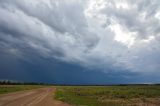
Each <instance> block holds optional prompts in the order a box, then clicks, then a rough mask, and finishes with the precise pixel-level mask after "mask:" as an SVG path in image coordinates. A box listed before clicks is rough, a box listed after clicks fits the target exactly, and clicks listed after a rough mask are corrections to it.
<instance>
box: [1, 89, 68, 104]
mask: <svg viewBox="0 0 160 106" xmlns="http://www.w3.org/2000/svg"><path fill="white" fill-rule="evenodd" d="M54 92H55V88H40V89H35V90H29V91H20V92H16V93H10V94H5V95H0V106H70V105H68V104H66V103H63V102H60V101H57V100H54V98H53V95H54Z"/></svg>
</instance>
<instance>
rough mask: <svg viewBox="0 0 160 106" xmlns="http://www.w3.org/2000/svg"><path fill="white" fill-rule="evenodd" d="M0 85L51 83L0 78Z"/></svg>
mask: <svg viewBox="0 0 160 106" xmlns="http://www.w3.org/2000/svg"><path fill="white" fill-rule="evenodd" d="M0 85H51V84H46V83H37V82H20V81H12V80H0Z"/></svg>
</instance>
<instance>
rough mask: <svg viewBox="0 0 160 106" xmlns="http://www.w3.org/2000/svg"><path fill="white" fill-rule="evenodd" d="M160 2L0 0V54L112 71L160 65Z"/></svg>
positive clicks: (143, 69) (143, 70) (151, 70)
mask: <svg viewBox="0 0 160 106" xmlns="http://www.w3.org/2000/svg"><path fill="white" fill-rule="evenodd" d="M159 5H160V1H159V0H152V1H151V0H127V1H126V0H1V1H0V49H1V50H0V52H5V53H9V54H10V55H11V56H13V57H14V58H17V59H21V60H25V61H28V62H32V59H33V58H32V55H38V56H41V57H43V58H45V59H51V60H52V59H53V60H54V59H57V60H58V61H62V62H66V63H73V64H76V65H79V66H82V67H84V68H88V69H92V68H96V69H97V70H100V71H103V72H105V73H108V72H109V71H111V70H108V69H113V70H116V71H118V72H121V71H122V70H125V71H126V70H127V71H128V72H136V73H140V74H143V75H144V74H151V73H152V74H153V73H155V74H156V73H157V72H159V69H160V7H159Z"/></svg>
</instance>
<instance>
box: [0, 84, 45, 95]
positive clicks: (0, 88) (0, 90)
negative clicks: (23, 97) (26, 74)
mask: <svg viewBox="0 0 160 106" xmlns="http://www.w3.org/2000/svg"><path fill="white" fill-rule="evenodd" d="M41 87H44V86H41V85H0V94H6V93H11V92H16V91H24V90H31V89H36V88H41Z"/></svg>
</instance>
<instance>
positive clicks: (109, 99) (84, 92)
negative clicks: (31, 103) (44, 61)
mask: <svg viewBox="0 0 160 106" xmlns="http://www.w3.org/2000/svg"><path fill="white" fill-rule="evenodd" d="M55 98H56V99H58V100H61V101H63V102H67V103H69V104H72V105H76V106H160V86H159V85H134V86H132V85H130V86H59V87H57V91H56V96H55Z"/></svg>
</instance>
